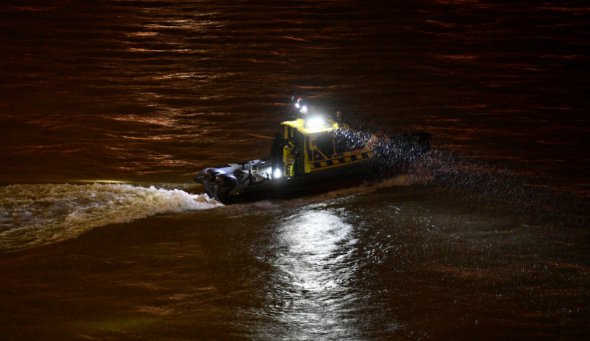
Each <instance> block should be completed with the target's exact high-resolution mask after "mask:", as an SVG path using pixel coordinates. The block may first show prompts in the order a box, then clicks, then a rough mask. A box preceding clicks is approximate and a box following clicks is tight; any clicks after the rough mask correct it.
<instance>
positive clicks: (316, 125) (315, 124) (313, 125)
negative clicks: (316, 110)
mask: <svg viewBox="0 0 590 341" xmlns="http://www.w3.org/2000/svg"><path fill="white" fill-rule="evenodd" d="M325 125H326V122H325V121H324V119H323V118H322V117H321V116H314V117H310V118H309V119H308V120H307V121H306V122H305V126H306V127H307V128H309V129H312V130H316V129H321V128H323V127H324V126H325Z"/></svg>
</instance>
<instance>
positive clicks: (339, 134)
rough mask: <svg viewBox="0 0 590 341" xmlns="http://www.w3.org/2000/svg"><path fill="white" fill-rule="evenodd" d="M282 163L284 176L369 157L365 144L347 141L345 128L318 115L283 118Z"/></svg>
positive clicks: (342, 164)
mask: <svg viewBox="0 0 590 341" xmlns="http://www.w3.org/2000/svg"><path fill="white" fill-rule="evenodd" d="M281 125H282V126H283V129H284V131H283V138H284V141H285V146H284V148H283V163H284V165H285V172H284V174H285V175H286V176H295V175H301V174H308V173H313V172H318V171H322V170H326V169H332V168H336V167H341V166H345V165H348V164H352V163H355V162H359V161H363V160H365V159H368V158H370V157H372V156H373V152H372V150H371V149H370V148H369V147H367V146H366V144H365V143H361V144H359V143H356V144H354V143H350V140H349V139H347V138H346V134H345V132H346V131H347V127H346V126H345V125H342V124H339V123H338V122H335V121H333V120H332V119H325V118H323V117H321V116H314V117H309V118H308V117H306V118H297V119H295V120H291V121H284V122H282V123H281Z"/></svg>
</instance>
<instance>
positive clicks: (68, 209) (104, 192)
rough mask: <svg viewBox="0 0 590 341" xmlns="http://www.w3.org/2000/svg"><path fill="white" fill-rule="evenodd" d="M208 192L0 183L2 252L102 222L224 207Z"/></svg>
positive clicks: (76, 232)
mask: <svg viewBox="0 0 590 341" xmlns="http://www.w3.org/2000/svg"><path fill="white" fill-rule="evenodd" d="M220 205H221V204H219V203H217V202H216V201H215V200H212V199H209V197H207V195H205V194H202V195H194V194H190V193H187V192H185V191H182V190H177V189H173V190H167V189H160V188H156V187H153V186H152V187H138V186H131V185H125V184H91V185H67V184H47V185H10V186H6V187H0V250H18V249H23V248H29V247H34V246H40V245H46V244H50V243H55V242H59V241H63V240H66V239H70V238H74V237H77V236H79V235H81V234H82V233H84V232H86V231H88V230H90V229H92V228H94V227H98V226H104V225H108V224H116V223H127V222H131V221H134V220H137V219H142V218H146V217H149V216H153V215H156V214H161V213H172V212H182V211H189V210H203V209H209V208H213V207H217V206H220Z"/></svg>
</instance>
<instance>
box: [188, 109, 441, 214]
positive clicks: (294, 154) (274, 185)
mask: <svg viewBox="0 0 590 341" xmlns="http://www.w3.org/2000/svg"><path fill="white" fill-rule="evenodd" d="M295 105H296V106H297V108H298V109H299V110H300V113H302V114H301V115H299V116H298V117H294V118H293V119H291V120H287V121H284V122H282V123H281V127H282V129H281V130H282V134H280V133H277V135H276V136H275V140H274V141H273V146H272V151H271V156H269V157H267V158H264V159H258V160H250V161H244V162H237V163H230V164H227V165H223V166H219V167H209V168H206V169H203V170H201V171H199V172H198V173H197V174H196V175H195V177H194V179H195V181H197V182H199V183H201V184H203V186H204V188H205V193H206V194H207V195H209V197H212V198H215V199H217V200H218V201H220V202H222V203H224V204H230V203H234V202H240V201H254V200H264V199H277V198H289V197H295V196H301V195H307V194H314V193H318V192H325V191H330V190H334V189H338V188H342V187H346V186H354V185H356V184H359V183H360V182H362V181H364V180H366V179H371V178H372V179H375V178H378V177H379V176H380V175H383V168H384V167H385V168H390V169H387V171H386V173H388V174H390V175H391V174H392V173H395V172H399V171H401V169H402V168H403V166H404V165H405V164H407V162H408V161H411V160H414V159H415V158H417V157H419V156H420V155H422V154H423V153H424V152H426V151H427V150H428V149H429V148H430V135H429V134H427V133H405V134H398V135H394V136H389V137H384V136H379V137H378V136H375V135H372V134H368V133H363V132H359V131H355V130H353V129H351V128H350V127H348V125H346V124H343V123H342V122H341V120H340V117H339V115H337V116H336V117H335V118H332V117H325V116H318V115H312V114H307V113H306V111H307V109H306V106H303V105H301V104H300V102H299V101H298V102H297V103H295ZM392 160H397V161H395V162H391V161H392ZM384 165H385V166H384ZM391 168H393V169H391Z"/></svg>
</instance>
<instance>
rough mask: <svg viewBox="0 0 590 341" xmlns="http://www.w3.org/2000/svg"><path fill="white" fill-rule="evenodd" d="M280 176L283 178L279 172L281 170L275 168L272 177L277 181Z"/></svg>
mask: <svg viewBox="0 0 590 341" xmlns="http://www.w3.org/2000/svg"><path fill="white" fill-rule="evenodd" d="M282 176H283V172H281V170H280V169H279V168H276V169H275V172H274V173H273V177H274V178H275V179H278V178H280V177H282Z"/></svg>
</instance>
